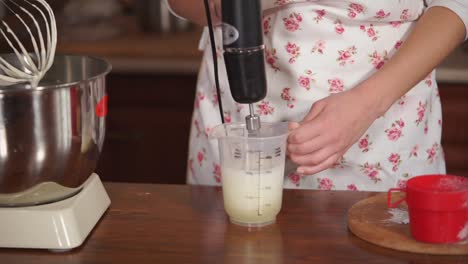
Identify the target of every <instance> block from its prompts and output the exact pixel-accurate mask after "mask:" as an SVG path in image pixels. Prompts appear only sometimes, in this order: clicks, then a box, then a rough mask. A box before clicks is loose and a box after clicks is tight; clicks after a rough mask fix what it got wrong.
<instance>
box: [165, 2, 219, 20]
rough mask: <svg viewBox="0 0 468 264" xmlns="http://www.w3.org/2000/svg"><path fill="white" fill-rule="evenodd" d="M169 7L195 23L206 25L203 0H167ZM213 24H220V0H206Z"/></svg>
mask: <svg viewBox="0 0 468 264" xmlns="http://www.w3.org/2000/svg"><path fill="white" fill-rule="evenodd" d="M167 2H168V3H169V6H170V7H171V9H172V10H173V11H174V12H175V13H176V14H177V15H179V16H182V17H184V18H186V19H188V20H190V21H192V22H194V23H196V24H199V25H202V26H206V25H207V21H206V12H205V3H204V0H167ZM208 4H209V7H210V13H211V20H212V22H213V25H219V24H221V0H208Z"/></svg>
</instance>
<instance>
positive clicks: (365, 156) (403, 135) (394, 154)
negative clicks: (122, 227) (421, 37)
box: [187, 0, 445, 191]
mask: <svg viewBox="0 0 468 264" xmlns="http://www.w3.org/2000/svg"><path fill="white" fill-rule="evenodd" d="M262 4H263V8H264V11H263V31H264V42H265V47H266V74H267V81H268V93H267V96H266V98H265V99H264V100H262V101H261V102H258V103H257V104H256V105H255V107H256V108H255V109H256V112H257V114H259V115H260V116H261V119H262V121H268V122H275V121H286V120H288V121H301V120H302V118H303V117H304V116H305V115H306V114H307V113H308V111H309V110H310V108H311V106H312V105H313V104H314V102H316V101H317V100H320V99H322V98H324V97H326V96H328V95H330V94H332V93H339V92H342V91H345V90H347V89H352V88H353V87H354V86H356V85H357V84H359V83H360V82H361V81H363V80H365V79H366V78H368V77H369V76H370V75H372V74H373V73H374V72H375V71H378V70H379V69H380V68H381V67H382V66H383V65H384V64H385V62H386V61H387V60H388V59H389V58H391V57H392V55H393V54H394V53H395V52H396V51H397V50H398V48H399V47H400V45H401V44H402V43H403V41H405V37H406V36H407V35H408V33H409V32H410V30H411V28H412V26H413V25H414V22H415V20H417V19H418V18H419V17H420V16H421V15H422V13H423V12H424V10H425V6H424V1H423V0H400V1H388V0H353V1H347V0H315V1H314V0H309V1H294V0H276V1H275V0H264V1H263V3H262ZM216 41H217V42H216V45H217V47H218V54H217V55H218V60H219V62H220V65H219V71H220V86H221V87H220V88H221V97H222V103H223V107H224V117H225V121H226V122H244V117H245V116H246V115H247V114H248V106H247V105H241V104H237V103H236V102H235V101H233V99H232V97H231V93H230V90H229V84H228V82H227V77H226V71H225V68H224V67H225V66H224V64H223V59H222V52H221V49H222V39H221V32H220V30H219V29H217V31H216ZM200 48H201V49H203V50H204V57H203V61H202V64H201V68H200V72H199V76H198V77H199V78H198V83H197V93H196V98H195V108H194V112H193V119H192V130H191V133H190V151H189V158H188V171H187V182H188V183H190V184H203V185H218V184H220V183H221V168H220V164H219V157H218V146H217V142H216V140H211V139H209V138H208V135H209V133H210V131H211V129H212V128H213V127H215V126H216V125H219V124H220V123H221V121H220V116H219V115H220V114H219V108H218V101H217V97H216V89H215V85H214V75H213V62H212V60H211V50H210V43H209V39H208V38H207V34H206V32H205V33H204V36H203V37H202V40H201V42H200ZM441 125H442V115H441V104H440V98H439V94H438V89H437V84H436V82H435V72H432V73H431V74H429V75H428V76H427V77H426V78H425V79H424V80H422V81H421V82H419V83H418V84H417V85H416V86H415V87H413V88H412V89H411V90H410V91H409V92H408V93H407V94H406V95H404V96H403V97H401V98H400V99H399V100H398V101H397V102H396V103H394V105H393V106H392V107H391V108H390V109H389V110H388V111H387V113H386V114H385V115H384V116H382V117H380V118H378V119H377V120H375V122H374V123H373V124H372V126H371V127H370V128H369V129H368V130H367V132H366V133H364V135H363V136H362V138H361V139H360V140H358V142H356V144H354V145H353V146H352V147H351V148H350V149H349V150H348V151H347V152H346V153H345V155H343V157H342V158H341V160H340V161H339V162H338V163H337V164H336V165H335V166H333V167H332V168H330V169H327V170H325V171H322V172H320V173H317V174H315V175H298V174H297V173H295V169H296V167H297V166H296V165H294V164H293V163H292V162H290V161H287V166H286V171H285V181H284V187H285V188H304V189H324V190H363V191H364V190H366V191H385V190H387V189H388V188H391V187H397V186H404V185H405V183H406V180H407V179H409V178H410V177H413V176H416V175H421V174H426V173H445V162H444V157H443V151H442V148H441V145H440V138H441Z"/></svg>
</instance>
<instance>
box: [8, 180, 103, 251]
mask: <svg viewBox="0 0 468 264" xmlns="http://www.w3.org/2000/svg"><path fill="white" fill-rule="evenodd" d="M109 205H110V199H109V196H108V195H107V193H106V190H105V189H104V186H103V185H102V182H101V180H100V179H99V176H98V175H97V174H95V173H93V174H92V175H91V176H90V177H89V178H88V179H87V180H86V182H85V183H83V185H82V189H81V191H80V192H78V193H77V194H75V195H74V196H72V197H69V198H67V199H65V200H61V201H58V202H53V203H49V204H43V205H36V206H27V207H12V208H0V248H37V249H49V250H52V251H66V250H70V249H73V248H76V247H78V246H80V245H81V244H82V243H83V242H84V241H85V240H86V238H87V236H88V235H89V233H90V232H91V230H92V229H93V227H94V226H95V225H96V223H97V222H98V221H99V219H100V218H101V217H102V215H103V214H104V212H105V211H106V210H107V208H108V207H109Z"/></svg>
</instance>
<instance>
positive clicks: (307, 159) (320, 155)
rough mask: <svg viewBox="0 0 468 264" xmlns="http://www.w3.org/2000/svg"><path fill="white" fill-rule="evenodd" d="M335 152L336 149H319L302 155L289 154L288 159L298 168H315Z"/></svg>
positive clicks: (329, 147)
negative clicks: (298, 166)
mask: <svg viewBox="0 0 468 264" xmlns="http://www.w3.org/2000/svg"><path fill="white" fill-rule="evenodd" d="M336 152H337V149H336V147H334V146H327V147H325V148H321V149H318V150H316V151H314V152H309V153H306V154H303V155H301V154H297V153H292V152H290V153H289V157H290V159H291V160H292V161H293V162H294V163H296V164H298V165H300V166H316V165H318V164H320V163H323V162H324V161H325V160H327V159H328V158H329V157H331V156H333V155H334V154H335V153H336Z"/></svg>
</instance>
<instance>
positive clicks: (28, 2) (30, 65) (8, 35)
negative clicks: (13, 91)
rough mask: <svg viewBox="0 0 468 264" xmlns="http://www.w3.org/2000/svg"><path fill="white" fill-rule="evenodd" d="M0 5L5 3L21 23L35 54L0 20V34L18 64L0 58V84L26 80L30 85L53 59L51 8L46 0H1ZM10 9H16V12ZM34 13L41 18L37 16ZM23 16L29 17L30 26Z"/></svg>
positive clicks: (54, 27)
mask: <svg viewBox="0 0 468 264" xmlns="http://www.w3.org/2000/svg"><path fill="white" fill-rule="evenodd" d="M21 3H23V4H21ZM0 4H2V5H4V6H5V7H6V9H7V10H9V11H10V12H11V13H12V14H13V15H14V16H15V17H16V18H17V19H18V20H19V21H20V22H21V24H22V25H23V26H24V28H25V30H26V31H27V32H28V34H29V37H30V39H31V44H32V46H33V49H34V53H29V52H28V51H27V50H26V48H25V46H24V45H23V43H22V42H21V41H20V40H19V38H18V36H17V34H16V33H15V32H14V31H13V30H12V29H11V27H10V26H9V25H8V24H7V23H6V22H5V21H3V20H2V21H1V24H0V34H1V37H3V38H4V39H5V41H6V42H7V43H8V45H9V46H10V48H11V49H12V50H13V52H14V53H15V55H16V56H17V58H18V61H19V62H20V64H21V67H20V68H18V67H15V66H14V65H12V64H10V63H8V62H7V61H6V60H5V59H3V58H2V57H0V86H9V85H13V84H17V83H22V82H29V83H30V84H31V86H33V87H35V86H37V85H38V83H39V82H40V80H41V79H42V78H43V77H44V75H45V74H46V72H47V71H48V70H49V69H50V67H51V66H52V64H53V62H54V57H55V50H56V46H57V24H56V21H55V16H54V13H53V11H52V8H51V7H50V6H49V4H48V3H47V2H46V1H45V0H0ZM25 7H28V9H26V8H25ZM13 9H15V10H18V12H15V11H14V10H13ZM34 14H36V16H39V17H40V18H39V19H36V17H35V15H34ZM25 17H29V18H30V19H31V20H32V22H33V25H34V26H33V28H31V27H30V26H29V25H28V23H26V21H25V20H24V19H25ZM42 22H43V23H44V25H45V30H44V31H45V32H43V30H41V27H40V23H42ZM34 28H35V29H36V31H37V32H36V35H37V36H35V34H34V33H33V29H34ZM44 35H45V36H44ZM36 37H37V38H38V39H37V38H36Z"/></svg>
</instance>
